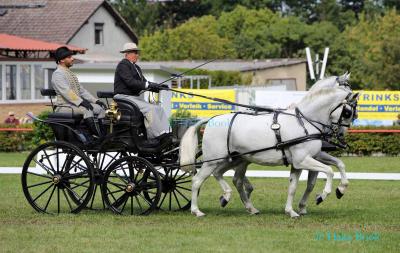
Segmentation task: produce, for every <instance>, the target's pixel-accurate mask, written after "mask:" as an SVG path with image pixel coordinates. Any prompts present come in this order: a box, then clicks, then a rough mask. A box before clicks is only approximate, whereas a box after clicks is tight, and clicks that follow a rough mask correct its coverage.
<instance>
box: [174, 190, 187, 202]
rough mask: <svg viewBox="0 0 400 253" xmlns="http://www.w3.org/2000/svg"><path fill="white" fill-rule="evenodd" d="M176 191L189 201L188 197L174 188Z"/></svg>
mask: <svg viewBox="0 0 400 253" xmlns="http://www.w3.org/2000/svg"><path fill="white" fill-rule="evenodd" d="M175 190H176V192H177V193H179V195H181V196H182V197H183V198H184V199H185V200H186V201H190V199H188V198H187V197H186V196H185V195H184V194H183V193H182V192H181V191H180V190H178V189H175Z"/></svg>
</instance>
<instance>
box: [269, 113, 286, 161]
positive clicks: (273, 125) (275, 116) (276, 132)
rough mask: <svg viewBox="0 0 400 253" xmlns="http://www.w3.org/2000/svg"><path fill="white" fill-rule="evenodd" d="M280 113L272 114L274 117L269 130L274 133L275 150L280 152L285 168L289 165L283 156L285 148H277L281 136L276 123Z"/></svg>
mask: <svg viewBox="0 0 400 253" xmlns="http://www.w3.org/2000/svg"><path fill="white" fill-rule="evenodd" d="M279 113H280V111H275V112H274V117H273V121H272V125H271V129H272V130H274V133H275V137H276V142H277V143H276V147H277V148H276V149H280V150H281V152H282V160H283V164H285V166H286V167H287V166H288V165H289V162H288V160H287V157H286V154H285V148H284V147H282V148H279V146H280V145H279V144H281V143H282V136H281V131H280V129H281V125H280V124H279V123H278V116H279Z"/></svg>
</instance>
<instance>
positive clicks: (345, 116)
mask: <svg viewBox="0 0 400 253" xmlns="http://www.w3.org/2000/svg"><path fill="white" fill-rule="evenodd" d="M352 95H353V93H349V94H347V96H346V98H345V100H344V101H343V102H342V103H340V104H338V105H337V106H336V107H335V108H334V109H333V110H332V111H331V113H330V115H329V116H330V118H333V117H332V114H333V113H334V112H335V111H336V110H339V109H342V112H341V113H340V116H339V119H338V120H337V121H336V122H334V121H332V123H331V124H332V125H333V126H336V128H340V127H350V123H351V122H353V121H354V120H355V119H357V117H358V114H357V99H352V98H353V97H352ZM344 122H348V123H344Z"/></svg>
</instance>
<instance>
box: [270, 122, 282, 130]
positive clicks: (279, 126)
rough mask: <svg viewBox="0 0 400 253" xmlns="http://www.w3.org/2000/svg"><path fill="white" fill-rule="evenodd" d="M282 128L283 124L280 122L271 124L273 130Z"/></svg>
mask: <svg viewBox="0 0 400 253" xmlns="http://www.w3.org/2000/svg"><path fill="white" fill-rule="evenodd" d="M280 128H281V125H279V124H278V123H274V124H272V125H271V129H272V130H279V129H280Z"/></svg>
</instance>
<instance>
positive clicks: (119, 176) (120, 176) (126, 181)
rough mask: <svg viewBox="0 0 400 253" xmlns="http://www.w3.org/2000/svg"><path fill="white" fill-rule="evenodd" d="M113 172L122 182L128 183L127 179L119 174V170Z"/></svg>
mask: <svg viewBox="0 0 400 253" xmlns="http://www.w3.org/2000/svg"><path fill="white" fill-rule="evenodd" d="M113 174H114V175H115V176H117V177H118V178H119V179H120V180H121V181H122V182H124V183H125V184H128V182H127V181H125V180H124V179H123V178H122V177H121V176H120V175H118V173H117V172H115V171H113Z"/></svg>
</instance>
